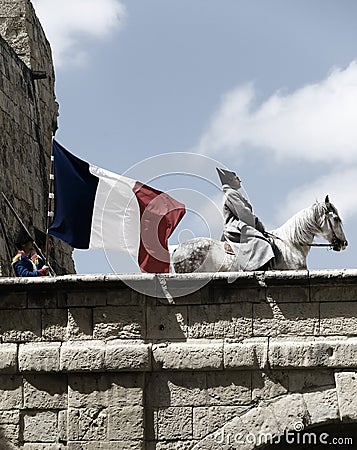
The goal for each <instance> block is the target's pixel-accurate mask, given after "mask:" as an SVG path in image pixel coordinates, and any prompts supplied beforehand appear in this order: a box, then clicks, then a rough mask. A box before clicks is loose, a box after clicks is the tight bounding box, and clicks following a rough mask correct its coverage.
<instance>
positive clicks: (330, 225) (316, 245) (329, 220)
mask: <svg viewBox="0 0 357 450" xmlns="http://www.w3.org/2000/svg"><path fill="white" fill-rule="evenodd" d="M330 212H331V211H329V210H328V209H327V208H325V216H326V218H327V221H328V224H329V227H330V230H331V233H332V241H337V242H339V241H340V239H339V238H338V237H337V235H336V233H335V230H334V229H333V226H332V222H331V218H330ZM265 233H266V234H267V235H268V236H271V237H272V238H275V239H276V238H278V239H279V240H280V241H283V242H284V239H281V238H280V237H279V236H275V235H274V234H271V233H268V232H267V231H265ZM306 245H308V246H309V247H332V248H333V246H334V244H331V243H328V244H318V243H312V244H306Z"/></svg>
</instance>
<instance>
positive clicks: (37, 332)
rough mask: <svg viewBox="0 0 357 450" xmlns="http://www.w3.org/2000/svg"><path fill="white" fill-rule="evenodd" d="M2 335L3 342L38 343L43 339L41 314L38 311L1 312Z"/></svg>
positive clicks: (0, 333) (0, 325)
mask: <svg viewBox="0 0 357 450" xmlns="http://www.w3.org/2000/svg"><path fill="white" fill-rule="evenodd" d="M0 335H1V336H2V340H3V342H26V341H36V340H39V339H40V338H41V312H40V311H39V310H36V309H32V310H29V309H27V310H21V309H19V310H17V311H16V313H14V311H12V310H3V311H1V317H0Z"/></svg>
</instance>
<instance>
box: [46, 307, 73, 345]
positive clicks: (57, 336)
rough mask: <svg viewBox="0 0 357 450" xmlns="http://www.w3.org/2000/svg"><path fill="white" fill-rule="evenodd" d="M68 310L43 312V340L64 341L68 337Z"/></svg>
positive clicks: (47, 310)
mask: <svg viewBox="0 0 357 450" xmlns="http://www.w3.org/2000/svg"><path fill="white" fill-rule="evenodd" d="M67 321H68V313H67V310H66V309H43V310H42V338H43V339H45V340H46V341H64V340H66V337H67Z"/></svg>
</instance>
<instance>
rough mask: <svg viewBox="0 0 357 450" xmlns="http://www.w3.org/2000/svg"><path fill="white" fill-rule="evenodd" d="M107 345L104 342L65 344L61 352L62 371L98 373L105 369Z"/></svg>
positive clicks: (73, 342) (71, 342)
mask: <svg viewBox="0 0 357 450" xmlns="http://www.w3.org/2000/svg"><path fill="white" fill-rule="evenodd" d="M104 357H105V344H104V342H102V341H70V342H64V343H63V344H62V346H61V352H60V367H61V370H66V371H68V372H81V371H84V372H86V371H98V370H103V368H104Z"/></svg>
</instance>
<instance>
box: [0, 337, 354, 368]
mask: <svg viewBox="0 0 357 450" xmlns="http://www.w3.org/2000/svg"><path fill="white" fill-rule="evenodd" d="M0 356H1V358H0V359H1V364H0V373H4V374H6V373H7V374H14V373H17V372H39V373H46V372H47V373H48V372H65V373H66V372H106V371H109V372H123V371H136V372H147V371H160V370H165V371H166V370H167V371H177V370H178V371H206V370H213V371H220V370H228V371H229V370H240V369H242V370H247V369H253V370H262V369H264V368H267V367H269V368H270V369H288V368H304V369H306V368H316V369H321V367H325V368H336V369H343V368H350V369H351V368H356V367H357V337H351V338H348V337H343V336H341V337H340V336H338V337H331V338H330V337H326V338H323V337H316V338H315V337H306V338H303V337H295V338H266V337H262V338H247V339H244V340H243V341H242V342H227V341H224V340H223V339H222V340H218V339H217V340H209V339H192V340H188V341H186V342H171V343H162V344H154V345H152V344H146V343H143V342H137V343H136V342H134V341H129V342H123V341H121V340H119V339H118V340H113V341H107V342H105V341H102V340H85V341H67V342H64V343H61V342H34V343H25V344H19V345H16V344H7V343H3V344H0ZM17 367H18V369H17Z"/></svg>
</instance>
